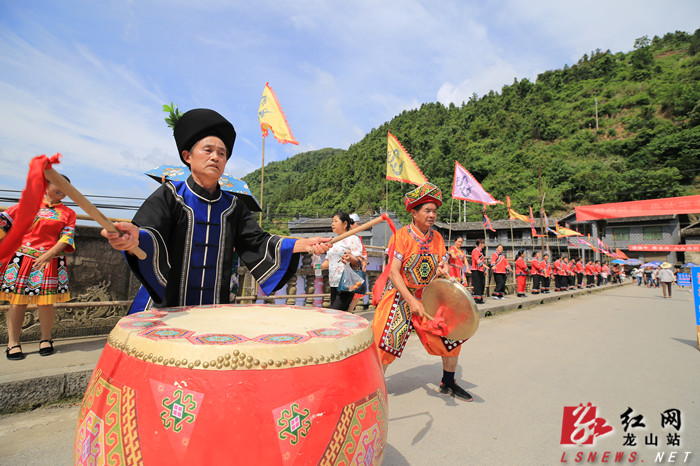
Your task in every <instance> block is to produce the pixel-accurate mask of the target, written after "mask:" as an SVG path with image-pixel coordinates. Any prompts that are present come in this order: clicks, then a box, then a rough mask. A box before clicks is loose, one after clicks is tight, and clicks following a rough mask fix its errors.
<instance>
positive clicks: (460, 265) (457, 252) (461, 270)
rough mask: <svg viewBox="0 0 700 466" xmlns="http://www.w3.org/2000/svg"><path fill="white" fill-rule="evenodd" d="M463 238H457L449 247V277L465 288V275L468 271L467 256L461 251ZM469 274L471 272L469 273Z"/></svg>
mask: <svg viewBox="0 0 700 466" xmlns="http://www.w3.org/2000/svg"><path fill="white" fill-rule="evenodd" d="M463 243H464V239H463V238H461V237H460V238H457V239H456V240H455V244H453V245H452V246H450V250H449V253H450V277H454V278H456V279H457V280H458V281H459V282H460V283H461V284H462V285H464V286H467V277H466V275H465V273H466V272H467V271H468V270H469V265H468V263H467V255H466V254H465V253H464V251H462V244H463ZM470 273H471V272H470Z"/></svg>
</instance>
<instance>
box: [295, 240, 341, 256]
mask: <svg viewBox="0 0 700 466" xmlns="http://www.w3.org/2000/svg"><path fill="white" fill-rule="evenodd" d="M330 241H331V238H328V237H322V236H312V237H311V238H301V239H298V240H296V242H295V243H294V250H293V251H292V252H304V253H307V254H325V253H327V252H328V250H329V249H330V248H331V247H332V246H333V245H332V244H331V243H330Z"/></svg>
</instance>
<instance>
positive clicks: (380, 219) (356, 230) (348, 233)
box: [330, 216, 384, 244]
mask: <svg viewBox="0 0 700 466" xmlns="http://www.w3.org/2000/svg"><path fill="white" fill-rule="evenodd" d="M383 221H384V218H383V217H381V216H380V217H377V218H375V219H374V220H370V221H369V222H367V223H364V224H362V225H361V226H359V227H357V228H353V229H352V230H349V231H346V232H345V233H342V234H340V235H338V236H336V237H335V238H333V239H332V240H331V241H330V243H331V244H333V243H337V242H338V241H340V240H341V239H345V238H347V237H348V236H352V235H354V234H355V233H359V232H360V231H364V230H368V229H370V228H372V227H373V226H374V225H376V224H378V223H381V222H383Z"/></svg>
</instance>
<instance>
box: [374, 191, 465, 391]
mask: <svg viewBox="0 0 700 466" xmlns="http://www.w3.org/2000/svg"><path fill="white" fill-rule="evenodd" d="M404 203H405V204H406V210H407V211H409V212H410V213H411V216H412V217H413V221H412V222H411V223H410V224H409V225H406V226H405V227H403V228H401V229H400V230H399V231H397V232H396V234H395V235H394V236H392V237H391V239H390V240H389V248H390V250H391V248H392V246H393V250H394V258H393V261H392V262H391V264H390V266H389V279H390V280H391V282H390V283H389V284H388V285H387V287H386V289H385V290H384V295H383V296H382V298H381V300H380V301H379V304H378V305H377V310H376V312H375V313H374V320H373V321H372V330H373V331H374V341H375V344H376V345H377V349H378V352H379V358H380V360H381V362H382V365H383V367H384V370H386V367H387V366H388V365H389V364H391V362H393V361H394V359H396V358H397V357H400V356H401V353H402V352H403V349H404V347H405V345H406V342H407V340H408V337H409V335H410V334H411V330H413V329H414V328H415V330H416V333H417V334H418V338H419V339H420V341H421V343H422V344H423V347H424V348H425V350H426V351H427V352H428V353H429V354H432V355H435V356H441V357H442V367H443V376H442V381H441V383H440V392H441V393H445V394H448V395H451V396H455V397H457V398H460V399H463V400H466V401H471V400H472V396H471V395H470V394H469V393H468V392H467V391H466V390H464V389H463V388H461V387H460V386H459V385H457V383H455V380H454V375H455V370H456V369H457V362H458V357H459V351H460V345H461V344H462V343H464V342H465V341H466V340H459V341H454V340H449V339H447V338H444V337H439V336H436V335H433V334H431V333H428V332H426V331H425V330H423V329H422V328H421V327H420V324H421V319H423V318H424V315H425V313H424V309H423V304H422V303H421V296H422V294H423V288H425V287H426V286H427V285H428V284H429V283H430V282H431V281H432V280H433V279H434V278H436V277H438V276H446V275H447V274H448V273H447V270H448V266H447V251H446V250H445V242H444V240H443V239H442V236H441V235H440V233H438V232H437V231H435V230H433V229H432V228H431V227H432V226H433V224H434V223H435V220H436V219H437V208H438V207H439V206H440V205H441V204H442V193H441V191H440V189H439V188H438V187H437V186H435V185H433V184H432V183H425V184H423V185H421V186H420V187H418V188H416V189H414V190H413V191H410V192H408V193H407V194H406V196H405V197H404ZM390 260H391V259H390ZM414 323H417V325H415V326H414Z"/></svg>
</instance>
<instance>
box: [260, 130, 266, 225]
mask: <svg viewBox="0 0 700 466" xmlns="http://www.w3.org/2000/svg"><path fill="white" fill-rule="evenodd" d="M262 140H263V141H262V167H261V169H260V222H259V224H260V227H262V216H263V185H264V183H265V136H263V138H262Z"/></svg>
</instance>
